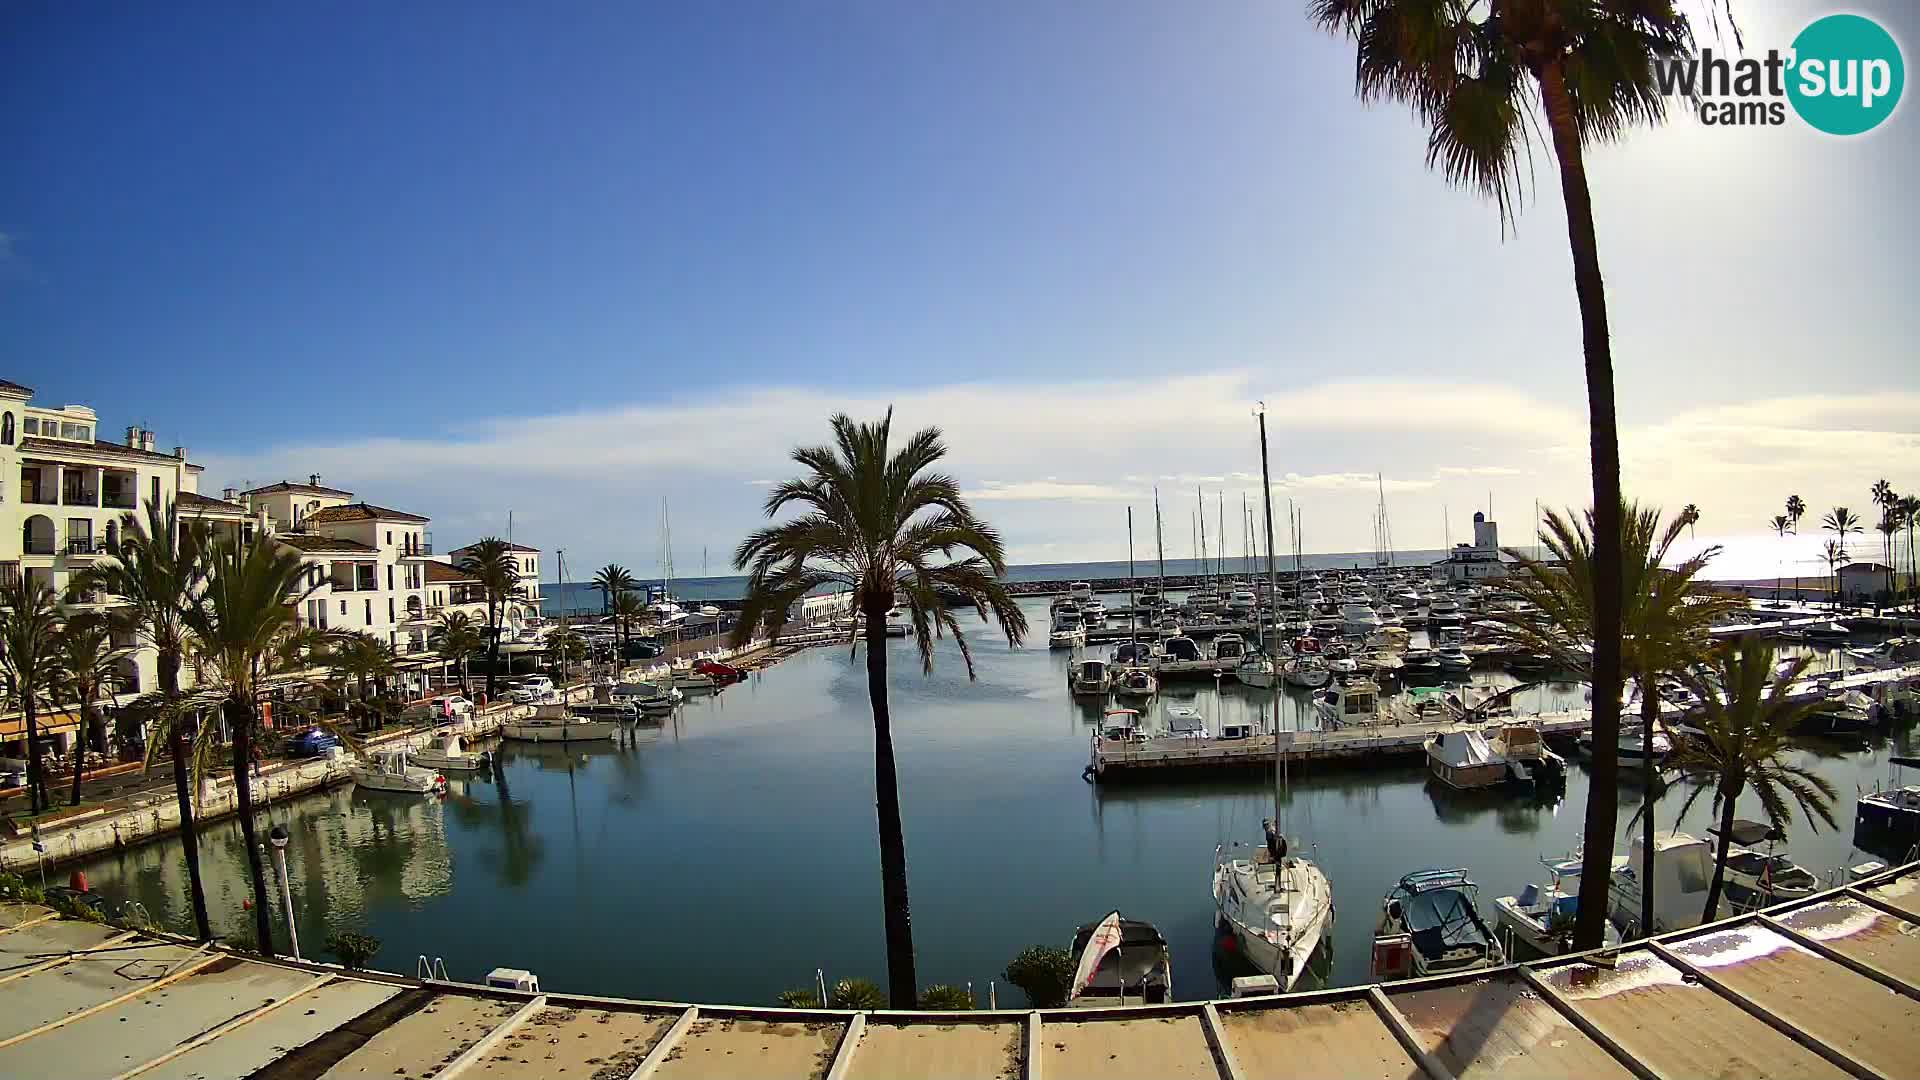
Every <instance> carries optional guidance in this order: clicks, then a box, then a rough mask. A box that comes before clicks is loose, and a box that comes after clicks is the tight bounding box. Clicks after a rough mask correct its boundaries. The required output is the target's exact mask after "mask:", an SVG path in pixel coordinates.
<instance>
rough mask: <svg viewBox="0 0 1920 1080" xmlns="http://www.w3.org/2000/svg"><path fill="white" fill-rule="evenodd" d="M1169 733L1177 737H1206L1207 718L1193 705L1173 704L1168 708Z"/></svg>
mask: <svg viewBox="0 0 1920 1080" xmlns="http://www.w3.org/2000/svg"><path fill="white" fill-rule="evenodd" d="M1167 734H1169V735H1171V736H1173V737H1174V738H1176V739H1205V738H1207V737H1208V734H1207V718H1206V717H1204V716H1201V715H1200V710H1199V709H1196V708H1194V707H1192V706H1191V705H1175V706H1172V707H1171V708H1169V709H1167Z"/></svg>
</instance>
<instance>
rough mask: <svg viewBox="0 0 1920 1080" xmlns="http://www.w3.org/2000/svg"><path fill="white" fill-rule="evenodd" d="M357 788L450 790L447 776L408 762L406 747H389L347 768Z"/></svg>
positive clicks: (425, 792) (414, 792)
mask: <svg viewBox="0 0 1920 1080" xmlns="http://www.w3.org/2000/svg"><path fill="white" fill-rule="evenodd" d="M348 773H349V775H351V776H352V777H353V782H354V785H355V786H356V787H361V788H365V789H367V790H368V791H393V792H399V793H401V794H405V795H437V794H440V793H441V792H444V791H446V790H447V778H446V777H444V776H441V775H440V774H439V773H437V772H435V771H434V770H432V769H423V768H421V767H420V766H418V765H409V764H407V754H406V751H404V750H389V751H387V752H385V753H382V754H377V755H375V756H374V757H373V758H371V759H368V760H365V761H360V762H356V763H355V764H354V766H353V767H352V768H351V769H349V770H348Z"/></svg>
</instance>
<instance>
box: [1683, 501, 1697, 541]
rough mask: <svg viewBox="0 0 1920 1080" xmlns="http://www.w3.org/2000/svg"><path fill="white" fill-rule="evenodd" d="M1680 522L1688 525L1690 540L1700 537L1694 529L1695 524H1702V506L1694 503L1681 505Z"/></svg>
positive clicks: (1688, 537)
mask: <svg viewBox="0 0 1920 1080" xmlns="http://www.w3.org/2000/svg"><path fill="white" fill-rule="evenodd" d="M1680 522H1681V523H1682V524H1684V525H1685V526H1686V527H1687V539H1689V540H1697V539H1699V537H1698V536H1696V535H1695V534H1694V531H1693V527H1694V526H1695V525H1698V524H1700V508H1699V507H1698V506H1695V505H1694V504H1693V503H1688V504H1687V505H1685V506H1683V507H1681V508H1680Z"/></svg>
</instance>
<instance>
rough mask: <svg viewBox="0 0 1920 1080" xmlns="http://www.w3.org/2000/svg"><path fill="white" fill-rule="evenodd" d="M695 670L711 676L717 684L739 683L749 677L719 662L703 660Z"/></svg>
mask: <svg viewBox="0 0 1920 1080" xmlns="http://www.w3.org/2000/svg"><path fill="white" fill-rule="evenodd" d="M693 670H695V671H697V672H699V673H700V674H702V675H708V676H711V677H712V678H713V680H714V681H715V682H739V681H740V680H741V679H744V678H746V677H747V673H746V672H744V671H742V670H740V669H739V668H737V667H734V666H733V665H732V664H723V663H721V662H720V661H718V660H702V661H700V662H699V663H697V664H695V665H693Z"/></svg>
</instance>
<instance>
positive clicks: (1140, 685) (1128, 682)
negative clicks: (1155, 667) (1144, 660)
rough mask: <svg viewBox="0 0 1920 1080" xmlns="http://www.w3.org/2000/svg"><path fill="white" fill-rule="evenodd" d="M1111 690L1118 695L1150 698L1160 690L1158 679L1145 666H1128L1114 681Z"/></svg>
mask: <svg viewBox="0 0 1920 1080" xmlns="http://www.w3.org/2000/svg"><path fill="white" fill-rule="evenodd" d="M1113 692H1114V693H1115V694H1117V695H1119V696H1120V697H1130V698H1150V697H1152V696H1154V695H1155V694H1157V693H1159V692H1160V680H1159V679H1156V678H1154V675H1153V672H1151V671H1148V670H1147V669H1146V668H1143V667H1132V668H1128V669H1126V670H1125V671H1123V672H1121V673H1120V678H1119V679H1118V680H1116V681H1115V682H1114V684H1113Z"/></svg>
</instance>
